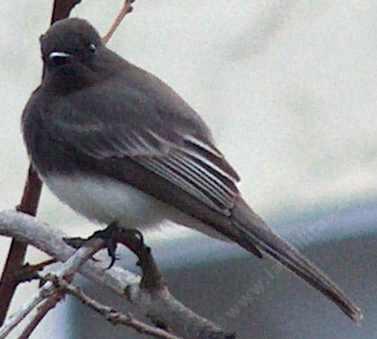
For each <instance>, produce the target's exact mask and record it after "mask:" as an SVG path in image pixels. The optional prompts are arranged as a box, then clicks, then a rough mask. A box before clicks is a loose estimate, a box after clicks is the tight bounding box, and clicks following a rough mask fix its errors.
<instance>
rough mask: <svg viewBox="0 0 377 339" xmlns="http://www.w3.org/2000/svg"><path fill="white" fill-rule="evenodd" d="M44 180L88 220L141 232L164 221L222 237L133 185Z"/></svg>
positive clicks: (102, 179) (61, 178) (81, 179)
mask: <svg viewBox="0 0 377 339" xmlns="http://www.w3.org/2000/svg"><path fill="white" fill-rule="evenodd" d="M42 180H43V181H44V182H45V183H46V185H47V186H48V188H49V189H50V190H51V191H52V192H53V193H54V194H55V195H56V196H57V197H58V198H59V199H60V200H61V201H62V202H64V203H65V204H67V205H68V206H70V207H71V208H72V209H73V210H75V211H76V212H78V213H79V214H81V215H83V216H85V217H86V218H88V219H90V220H93V221H97V222H100V223H103V224H109V223H111V222H113V221H118V222H119V224H120V225H121V226H122V227H125V228H138V229H140V230H142V229H145V228H148V227H152V226H159V225H161V224H162V223H163V222H164V221H167V220H169V221H172V222H173V223H176V224H179V225H183V226H187V227H190V228H194V229H196V230H198V231H201V232H203V233H205V234H207V235H210V236H212V237H215V238H222V236H220V235H219V234H218V233H217V232H216V231H214V230H213V229H212V228H211V227H209V226H207V225H205V224H204V223H202V222H201V221H199V220H197V219H195V218H192V217H190V216H188V215H186V214H184V213H182V212H180V211H179V210H177V209H176V208H174V207H171V206H168V205H167V204H165V203H163V202H161V201H159V200H157V199H155V198H154V197H152V196H151V195H149V194H146V193H144V192H142V191H140V190H138V189H136V188H134V187H132V186H130V185H127V184H124V183H121V182H119V181H116V180H113V179H110V178H108V177H104V176H101V177H100V176H98V177H97V176H87V175H75V176H64V175H60V176H48V177H43V178H42Z"/></svg>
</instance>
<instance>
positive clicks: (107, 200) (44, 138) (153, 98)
mask: <svg viewBox="0 0 377 339" xmlns="http://www.w3.org/2000/svg"><path fill="white" fill-rule="evenodd" d="M40 40H41V49H42V58H43V62H44V65H45V74H44V77H43V80H42V83H41V85H40V86H39V87H38V88H37V89H36V91H35V92H34V93H33V94H32V96H31V98H30V100H29V102H28V103H27V105H26V108H25V110H24V112H23V117H22V126H23V135H24V139H25V143H26V147H27V150H28V153H29V155H30V157H31V161H32V164H33V166H34V167H35V168H36V170H37V171H38V173H39V175H40V177H41V178H42V180H43V181H44V182H45V183H46V184H47V186H48V187H49V188H50V189H51V191H52V192H53V193H54V194H56V195H57V196H58V198H59V199H60V200H61V201H63V202H64V203H66V204H67V205H69V206H70V207H71V208H73V209H74V210H75V211H77V212H78V213H80V214H82V215H84V216H86V217H87V218H89V219H91V220H96V221H98V222H101V223H106V224H110V223H112V222H114V221H117V222H118V223H119V224H120V225H122V226H123V227H127V228H138V229H141V230H143V229H145V228H147V227H149V226H151V225H156V224H159V223H161V222H162V221H163V220H171V221H173V222H175V223H177V224H180V225H184V226H187V227H190V228H194V229H197V230H199V231H201V232H204V233H206V234H208V235H212V236H214V237H218V238H222V239H227V240H232V241H234V242H236V243H238V244H239V245H240V246H242V247H243V248H244V249H246V250H248V251H250V252H252V253H253V254H255V255H257V256H259V257H261V256H262V253H267V254H268V255H270V256H272V257H273V258H275V259H276V260H278V261H279V262H280V263H282V264H283V265H285V266H286V267H287V268H288V269H290V270H291V271H293V272H294V273H296V274H297V275H298V276H300V277H301V278H303V279H304V280H306V281H307V282H308V283H309V284H311V285H312V286H313V287H315V288H317V289H318V290H320V291H321V292H322V293H323V294H325V295H326V296H327V297H329V298H330V299H331V300H332V301H333V302H335V303H336V304H337V305H338V306H339V307H340V308H341V309H342V310H343V311H344V312H345V313H346V314H347V315H348V316H349V317H351V318H352V319H354V320H359V319H360V318H361V312H360V310H359V308H358V307H357V306H356V305H354V304H353V303H352V302H351V301H350V300H349V299H348V298H347V297H346V296H345V294H344V293H343V292H342V291H341V290H340V289H339V288H338V287H337V286H336V285H335V283H333V282H332V281H331V280H330V279H329V278H328V277H327V276H326V275H325V274H324V273H322V272H321V270H319V269H318V268H317V267H316V266H315V265H314V264H312V263H311V262H310V261H309V260H308V259H306V258H305V257H304V256H303V255H302V254H300V253H299V252H298V251H297V250H296V249H294V248H293V247H292V246H290V245H289V244H288V243H287V242H286V241H284V240H283V239H281V238H280V237H278V236H277V235H275V234H274V233H273V231H272V230H271V229H270V227H269V226H267V225H266V223H265V222H264V221H263V220H262V219H261V218H260V217H259V216H258V215H257V214H255V213H254V212H253V211H252V210H251V208H250V207H249V206H248V205H247V203H246V202H245V201H244V200H243V198H242V197H241V195H240V193H239V191H238V189H237V182H238V181H239V177H238V175H237V173H236V171H235V170H234V169H233V168H232V166H231V165H229V163H228V162H227V161H226V160H225V158H224V156H223V155H222V153H221V152H220V151H219V150H218V149H217V147H216V146H215V143H214V140H213V138H212V135H211V132H210V131H209V129H208V127H207V126H206V124H205V123H204V122H203V120H202V119H201V118H200V116H199V115H198V114H197V113H196V112H195V111H194V110H193V109H192V108H191V107H190V106H189V105H188V104H187V103H186V102H185V101H183V99H182V98H181V97H180V96H179V95H178V94H176V93H175V92H174V90H172V89H171V88H170V87H169V86H167V85H166V84H165V83H164V82H162V81H161V80H159V79H158V78H157V77H155V76H154V75H152V74H150V73H148V72H146V71H144V70H142V69H140V68H138V67H136V66H134V65H132V64H130V63H129V62H127V61H126V60H124V59H123V58H121V57H120V56H118V55H117V54H116V53H114V52H113V51H111V50H109V49H108V48H106V46H104V44H103V43H102V41H101V38H100V36H99V34H98V33H97V31H96V30H95V29H94V28H93V27H92V26H91V25H90V24H89V23H88V22H86V21H84V20H81V19H65V20H62V21H59V22H57V23H56V24H54V25H53V26H52V27H51V28H50V29H49V30H48V31H47V33H46V34H44V35H43V36H42V37H41V39H40Z"/></svg>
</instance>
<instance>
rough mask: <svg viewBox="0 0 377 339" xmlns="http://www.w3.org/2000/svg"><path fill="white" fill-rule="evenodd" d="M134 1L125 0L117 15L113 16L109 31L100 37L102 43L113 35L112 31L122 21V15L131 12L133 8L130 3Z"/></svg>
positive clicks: (106, 41)
mask: <svg viewBox="0 0 377 339" xmlns="http://www.w3.org/2000/svg"><path fill="white" fill-rule="evenodd" d="M134 2H135V0H125V1H124V4H123V7H122V8H121V10H120V11H119V13H118V15H117V17H116V18H115V20H114V22H113V24H112V25H111V27H110V29H109V31H108V32H107V33H106V34H105V36H104V37H103V38H102V41H103V43H104V44H105V45H106V44H107V43H108V42H109V40H110V39H111V37H112V36H113V34H114V32H115V31H116V30H117V28H118V26H119V25H120V24H121V22H122V21H123V19H124V17H125V16H126V15H127V14H129V13H131V12H132V10H133V7H132V4H133V3H134Z"/></svg>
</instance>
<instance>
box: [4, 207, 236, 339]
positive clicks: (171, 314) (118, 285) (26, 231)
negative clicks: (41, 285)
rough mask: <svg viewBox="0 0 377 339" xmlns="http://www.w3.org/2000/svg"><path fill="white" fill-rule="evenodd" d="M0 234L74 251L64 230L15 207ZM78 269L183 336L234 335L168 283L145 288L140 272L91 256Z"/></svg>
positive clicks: (56, 251) (56, 252)
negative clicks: (175, 293)
mask: <svg viewBox="0 0 377 339" xmlns="http://www.w3.org/2000/svg"><path fill="white" fill-rule="evenodd" d="M0 235H5V236H11V237H15V238H16V239H18V240H21V241H24V242H27V243H29V244H31V245H33V246H35V247H37V248H38V249H40V250H42V251H44V252H46V253H47V254H49V255H51V256H52V257H54V258H56V259H57V260H59V261H65V260H67V259H69V258H70V257H71V256H72V254H73V253H74V250H73V249H72V248H70V247H69V246H67V244H66V243H65V242H64V241H63V240H62V238H63V237H65V236H66V235H65V234H64V233H63V232H61V231H59V230H57V229H54V228H51V227H49V226H48V225H46V224H43V223H41V222H38V221H37V220H36V219H35V218H32V217H30V216H28V215H25V214H22V213H18V212H15V211H5V212H0ZM79 271H80V272H81V273H82V274H83V275H84V276H86V277H87V278H89V279H90V280H91V281H93V282H96V283H98V284H100V285H102V286H106V287H108V288H110V289H111V290H112V291H113V292H115V293H117V294H118V295H120V296H122V297H125V298H126V299H127V300H128V301H130V302H131V303H132V304H133V305H134V306H135V307H136V308H137V309H138V310H139V311H140V312H141V313H142V314H144V315H146V316H147V317H149V318H150V319H152V320H153V321H155V322H158V323H162V324H165V325H167V327H168V328H169V329H171V330H172V332H173V333H175V334H176V335H178V336H181V337H182V338H190V339H194V338H219V339H220V338H233V337H234V336H232V335H231V334H227V333H224V331H222V330H221V329H220V328H219V327H218V326H216V325H215V324H213V323H212V322H210V321H209V320H207V319H204V318H202V317H200V316H199V315H197V314H195V313H194V312H193V311H192V310H190V309H189V308H187V307H186V306H184V305H183V304H182V303H180V302H179V301H178V300H176V299H175V298H174V297H173V296H172V295H171V294H170V292H169V290H168V288H167V287H166V286H162V287H161V288H157V289H153V288H152V289H148V288H142V287H141V286H140V281H141V278H140V277H139V276H137V275H135V274H133V273H131V272H128V271H125V270H123V269H121V268H120V267H119V266H114V267H113V268H112V269H110V270H105V265H104V263H100V262H93V261H92V260H90V261H87V262H85V264H84V265H83V266H82V267H81V268H80V270H79ZM47 284H48V283H47ZM39 303H40V302H39ZM0 338H1V337H0Z"/></svg>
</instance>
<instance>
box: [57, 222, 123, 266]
mask: <svg viewBox="0 0 377 339" xmlns="http://www.w3.org/2000/svg"><path fill="white" fill-rule="evenodd" d="M117 233H118V224H117V222H112V223H110V224H109V225H108V226H107V227H106V228H105V229H104V230H99V231H96V232H94V233H93V234H92V235H90V236H89V237H87V238H81V237H73V238H63V240H64V241H65V243H67V244H68V245H70V246H71V247H74V248H76V249H78V248H80V247H82V246H83V245H84V244H85V243H86V242H87V241H89V240H91V239H102V240H103V241H104V248H106V249H107V253H108V254H109V256H110V258H111V262H110V265H109V267H108V269H109V268H111V267H112V266H113V265H114V263H115V261H116V260H117V257H116V248H117V240H116V234H117Z"/></svg>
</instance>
